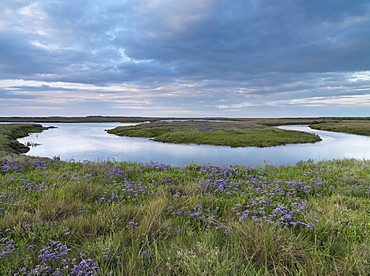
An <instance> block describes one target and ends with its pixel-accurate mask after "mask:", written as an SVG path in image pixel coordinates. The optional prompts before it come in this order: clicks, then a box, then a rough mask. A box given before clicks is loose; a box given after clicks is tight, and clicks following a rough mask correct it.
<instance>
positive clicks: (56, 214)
mask: <svg viewBox="0 0 370 276" xmlns="http://www.w3.org/2000/svg"><path fill="white" fill-rule="evenodd" d="M262 120H263V124H262V123H261V122H262ZM299 120H301V121H300V122H302V120H304V121H306V122H307V121H310V120H311V119H299ZM313 120H314V119H312V120H311V123H312V124H329V123H332V124H334V125H335V124H339V123H342V124H344V123H347V122H342V120H337V121H338V122H335V120H334V119H332V118H327V119H322V120H321V119H320V120H317V119H315V122H313ZM293 121H294V122H296V123H298V119H297V120H293ZM349 121H350V122H349V123H347V124H360V122H357V121H356V122H354V121H353V120H349ZM284 122H285V123H284ZM291 122H292V119H289V120H285V119H284V120H283V119H281V120H279V121H278V120H275V119H260V120H257V119H253V120H252V119H251V120H244V121H243V120H240V121H239V122H234V121H232V122H231V121H230V122H214V124H204V122H188V123H183V122H182V123H180V122H179V123H176V124H174V123H173V122H166V123H165V124H163V123H164V122H155V121H153V123H151V124H148V125H151V126H154V127H153V128H144V129H140V128H134V129H133V130H132V129H131V130H130V131H133V133H134V134H132V136H140V135H142V136H144V137H160V136H161V135H167V136H168V135H171V134H173V133H175V132H176V131H186V132H188V133H196V132H204V133H206V132H210V134H211V135H210V136H212V137H213V138H212V137H211V138H212V139H214V137H217V138H218V140H220V139H219V138H220V137H221V136H222V135H221V134H223V133H227V135H228V136H226V138H227V137H229V138H232V139H236V138H234V137H235V136H237V135H240V137H247V136H243V135H248V134H250V132H255V131H256V132H257V133H260V135H262V136H263V135H264V134H265V133H271V134H272V135H274V136H272V137H274V138H273V139H272V140H273V141H276V140H278V139H281V137H283V134H282V133H280V132H279V131H278V132H273V131H270V129H271V128H270V126H273V125H282V124H290V123H291ZM159 123H161V125H160V126H158V124H159ZM364 123H365V125H364V126H362V127H365V128H368V125H367V122H366V120H365V122H364ZM235 124H237V126H236V125H235ZM144 125H145V124H144ZM189 126H192V127H193V128H191V129H189ZM0 129H1V133H0V143H1V144H0V148H1V152H2V153H1V154H0V183H1V185H0V213H1V219H0V274H1V275H222V276H224V275H251V276H252V275H253V276H255V275H257V276H258V275H261V276H262V275H263V276H265V275H300V276H303V275H323V276H324V275H325V276H326V275H369V273H370V217H369V215H370V160H354V159H343V160H332V161H325V162H317V163H315V162H312V161H305V162H303V161H302V162H298V163H297V164H296V165H295V166H278V167H274V166H269V165H265V166H263V167H247V166H222V167H220V166H213V165H201V164H197V163H191V164H188V165H186V166H184V167H171V166H168V165H165V164H161V163H146V164H143V163H132V162H116V161H113V160H107V161H96V162H95V161H85V162H63V161H60V160H58V158H55V159H48V158H40V157H29V156H24V155H21V154H19V153H20V152H19V149H20V148H23V147H19V146H17V147H15V148H13V147H9V143H12V142H14V141H16V140H15V139H16V138H18V137H21V136H26V135H27V134H28V133H30V132H34V131H35V132H38V131H42V126H41V125H24V124H23V125H1V128H0ZM121 130H122V129H121ZM273 130H275V129H273ZM331 130H333V128H332V129H331ZM125 131H128V129H127V128H126V129H125ZM151 131H152V132H151ZM156 131H157V132H156ZM138 132H141V134H140V135H138ZM289 133H290V134H291V132H289ZM299 134H301V133H299ZM124 135H127V133H125V134H124ZM130 135H131V134H130ZM234 135H235V136H234ZM195 136H196V135H195ZM203 137H204V136H203ZM249 137H252V136H249ZM264 137H265V136H264ZM276 137H279V138H276ZM211 138H210V139H211ZM279 141H280V140H279ZM169 142H175V141H174V140H172V141H169ZM176 142H184V141H176ZM185 142H194V140H193V141H188V140H187V141H185ZM290 142H291V140H290ZM234 146H239V145H237V144H235V145H234ZM23 150H24V149H23ZM10 152H13V153H10ZM14 152H17V153H14Z"/></svg>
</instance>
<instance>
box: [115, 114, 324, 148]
mask: <svg viewBox="0 0 370 276" xmlns="http://www.w3.org/2000/svg"><path fill="white" fill-rule="evenodd" d="M108 133H111V134H116V135H120V136H130V137H149V138H152V140H154V141H159V142H168V143H195V144H211V145H222V146H231V147H247V146H254V147H270V146H278V145H285V144H294V143H314V142H317V141H321V138H320V137H319V136H317V135H315V134H311V133H307V132H300V131H290V130H282V129H277V128H272V127H267V126H265V125H262V124H259V123H256V122H254V121H225V122H214V121H193V120H190V121H159V122H150V123H144V124H140V125H135V126H120V127H116V128H114V129H111V130H108Z"/></svg>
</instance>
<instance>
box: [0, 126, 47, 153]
mask: <svg viewBox="0 0 370 276" xmlns="http://www.w3.org/2000/svg"><path fill="white" fill-rule="evenodd" d="M45 129H48V128H45V127H43V126H42V125H39V124H0V152H12V153H26V152H27V151H29V147H28V146H26V145H23V144H22V143H19V142H18V141H17V139H18V138H21V137H25V136H28V134H29V133H33V132H42V131H43V130H45Z"/></svg>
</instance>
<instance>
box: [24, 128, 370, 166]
mask: <svg viewBox="0 0 370 276" xmlns="http://www.w3.org/2000/svg"><path fill="white" fill-rule="evenodd" d="M42 125H43V126H56V127H57V128H54V129H49V130H46V131H44V132H42V133H35V134H31V135H30V136H28V137H25V138H22V139H19V141H20V142H22V143H26V142H34V143H38V144H41V145H40V146H36V147H32V148H31V150H30V151H29V152H28V153H27V155H32V156H42V157H50V158H53V157H55V156H59V157H60V158H61V160H65V161H70V160H75V161H84V160H94V161H97V160H106V159H111V160H116V161H132V162H142V163H147V162H151V161H154V162H160V163H165V164H169V165H171V166H184V165H187V164H189V163H191V162H193V161H194V162H197V163H199V164H213V165H225V164H228V165H234V164H239V165H247V166H263V165H264V164H271V165H295V164H296V162H298V161H302V160H303V161H306V160H308V159H312V160H314V161H321V160H332V159H342V158H357V159H370V137H366V136H359V135H351V134H343V133H335V132H328V131H319V130H313V129H310V128H309V127H307V126H284V127H281V128H284V129H291V130H302V131H307V132H311V133H316V134H318V135H320V136H321V138H322V139H323V141H321V142H317V143H314V144H296V145H286V146H279V147H269V148H255V147H246V148H230V147H221V146H210V145H193V144H190V145H185V144H166V143H160V142H154V141H150V140H148V139H147V138H130V137H120V136H116V135H113V134H108V133H107V132H106V131H105V129H110V128H114V127H116V126H121V125H132V124H120V123H51V124H42Z"/></svg>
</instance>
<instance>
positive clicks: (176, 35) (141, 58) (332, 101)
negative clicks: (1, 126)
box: [0, 0, 370, 117]
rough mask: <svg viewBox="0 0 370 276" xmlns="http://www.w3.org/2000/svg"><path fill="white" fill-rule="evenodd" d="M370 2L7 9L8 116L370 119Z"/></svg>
mask: <svg viewBox="0 0 370 276" xmlns="http://www.w3.org/2000/svg"><path fill="white" fill-rule="evenodd" d="M369 111H370V2H369V1H368V0H351V1H349V0H325V1H323V0H186V1H178V0H88V1H87V0H40V1H32V0H6V1H1V13H0V116H53V115H60V116H87V115H120V116H180V117H181V116H202V117H203V116H222V117H289V116H296V117H304V116H370V112H369Z"/></svg>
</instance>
